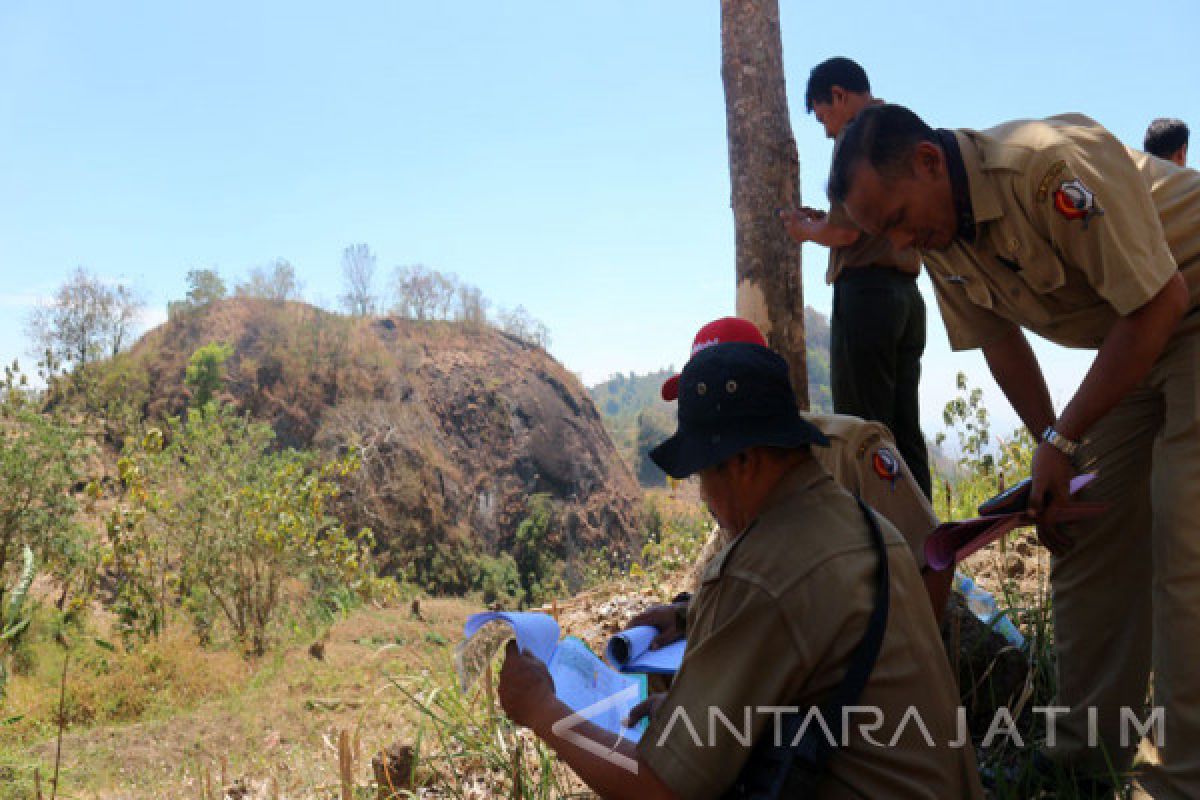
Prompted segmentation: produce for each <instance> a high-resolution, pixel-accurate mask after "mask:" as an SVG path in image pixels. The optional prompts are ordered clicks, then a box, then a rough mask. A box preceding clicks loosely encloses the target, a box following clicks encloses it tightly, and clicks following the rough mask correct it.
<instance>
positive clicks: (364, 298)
mask: <svg viewBox="0 0 1200 800" xmlns="http://www.w3.org/2000/svg"><path fill="white" fill-rule="evenodd" d="M342 277H343V280H344V281H345V284H346V291H345V293H344V294H343V295H342V296H341V297H340V298H339V301H340V302H341V304H342V308H344V309H346V313H348V314H350V315H352V316H355V317H369V316H371V315H373V314H374V313H375V310H376V307H377V306H378V301H377V300H376V298H375V294H374V292H373V289H372V284H373V283H374V281H375V254H374V253H372V252H371V248H369V247H367V246H366V245H365V244H352V245H350V246H349V247H347V248H346V249H345V250H343V251H342Z"/></svg>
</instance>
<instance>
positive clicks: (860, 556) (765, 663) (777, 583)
mask: <svg viewBox="0 0 1200 800" xmlns="http://www.w3.org/2000/svg"><path fill="white" fill-rule="evenodd" d="M876 519H877V520H878V521H879V525H880V528H881V530H882V532H883V535H884V540H885V542H886V545H887V550H888V564H889V569H890V570H891V586H890V595H891V596H890V604H891V605H890V611H889V618H888V626H887V631H886V633H885V635H884V639H883V645H882V648H881V650H880V654H879V659H878V661H877V662H876V665H875V669H874V671H873V672H872V675H871V678H870V680H869V682H868V684H867V686H866V688H865V690H864V692H863V695H862V697H860V698H859V705H860V706H871V707H876V708H878V709H879V710H880V711H881V713H882V715H883V721H882V724H881V726H880V727H879V728H877V729H874V730H873V731H871V730H868V731H867V732H866V735H867V736H869V737H871V738H872V739H873V740H874V741H875V742H877V743H879V744H880V745H884V746H876V745H875V744H872V743H871V742H870V741H868V740H867V739H864V734H863V731H862V728H861V725H863V724H867V725H870V724H873V723H874V722H875V720H874V719H873V717H872V716H871V715H870V714H866V715H865V716H859V715H858V714H857V713H856V714H855V715H851V716H850V724H849V725H848V726H847V728H846V732H847V737H848V746H847V747H845V748H839V749H838V750H837V751H836V752H835V753H834V755H833V756H832V758H831V759H830V761H829V770H828V772H827V775H826V777H825V780H824V782H823V783H822V786H821V790H820V792H819V793H818V795H817V797H818V798H820V799H821V800H834V799H835V798H890V800H906V799H908V798H928V799H929V800H935V799H936V800H946V798H955V799H956V800H957V799H958V798H979V797H982V789H981V787H980V784H979V778H978V775H977V768H976V763H975V758H974V753H973V750H972V748H971V745H970V742H969V741H966V742H965V743H962V746H960V747H954V746H951V743H959V742H960V739H961V738H963V736H964V735H965V734H961V732H960V731H959V730H958V727H957V720H956V708H957V706H958V692H957V689H956V688H955V683H954V678H953V677H952V675H951V673H950V666H949V663H948V661H947V659H946V654H945V651H944V649H943V647H942V643H941V639H940V638H939V635H938V631H937V628H936V626H935V624H934V621H933V615H932V614H930V613H929V601H928V599H927V598H926V595H925V588H924V586H923V585H922V583H921V579H920V577H919V575H918V574H917V569H916V566H915V565H914V564H913V561H912V557H911V556H910V555H909V551H908V546H907V544H906V543H905V542H904V540H903V539H902V538H901V537H900V534H899V533H897V532H896V529H895V528H893V527H892V526H891V525H890V524H889V523H888V522H887V521H886V520H883V519H881V518H879V517H878V515H877V516H876ZM877 568H878V555H877V554H876V551H875V548H874V547H873V546H872V544H871V539H870V536H869V535H868V533H867V526H866V523H865V521H864V520H863V517H862V512H861V511H860V510H859V507H858V504H857V503H855V501H854V499H853V498H852V497H851V496H850V495H849V494H848V493H847V492H846V491H844V490H843V489H841V488H839V487H838V486H837V485H836V484H834V482H833V480H832V479H831V478H830V476H829V474H828V473H826V472H825V470H824V469H822V468H821V467H820V465H819V464H817V463H816V462H813V461H810V462H806V463H805V464H803V465H801V466H799V467H797V468H796V469H795V470H793V471H792V472H791V473H790V474H788V475H787V476H785V477H784V478H783V480H782V481H781V482H780V484H779V485H778V486H777V487H776V488H775V490H774V491H773V492H772V494H771V496H770V497H769V498H768V500H767V503H766V505H765V507H764V511H763V513H762V514H761V516H760V517H759V518H758V519H757V520H756V521H755V523H754V524H753V525H752V526H751V527H750V528H749V529H748V530H747V531H746V533H744V534H743V535H742V536H740V537H738V538H737V539H735V540H734V541H733V542H732V543H730V545H729V546H728V547H726V548H725V549H724V550H723V551H721V553H720V554H719V555H718V557H717V558H716V559H715V560H714V561H713V562H712V563H711V564H710V565H709V568H708V570H707V572H706V574H705V576H704V582H703V584H702V585H701V587H700V591H699V592H698V593H697V595H696V597H695V598H694V600H693V602H692V605H691V608H690V609H689V611H688V620H687V629H688V647H687V651H686V653H685V655H684V659H683V664H682V666H681V668H680V671H679V673H678V674H677V675H676V677H675V681H674V683H673V684H672V686H671V691H670V692H669V693H668V695H667V698H666V700H665V702H664V703H663V705H662V706H661V707H660V708H659V709H658V710H657V711H656V712H655V715H654V718H653V719H652V720H651V722H650V725H649V727H648V728H647V730H646V732H645V734H644V735H643V736H642V738H641V741H640V742H639V743H638V751H639V753H640V754H641V756H642V758H643V759H644V760H645V762H646V763H647V764H648V765H649V767H650V769H652V770H653V771H654V773H655V775H657V776H658V777H659V778H660V779H662V780H663V782H665V783H666V784H667V785H668V786H670V787H671V789H672V790H674V791H675V792H676V793H677V794H678V795H679V796H680V797H686V798H689V799H692V800H703V798H715V797H719V796H720V795H721V793H722V792H724V791H725V790H726V789H728V788H729V786H730V785H731V784H732V783H733V781H734V780H735V778H736V777H737V775H738V773H739V772H740V770H741V769H742V766H743V765H744V764H745V763H746V761H747V759H748V758H749V755H750V752H751V747H750V746H749V742H752V741H755V740H757V737H758V736H760V735H766V736H773V735H774V734H773V730H774V722H773V717H772V715H771V713H770V712H769V711H766V712H760V711H759V709H762V708H769V707H779V706H794V707H799V708H800V709H801V713H802V714H803V713H808V709H809V708H811V707H812V706H813V705H819V704H820V703H822V702H825V701H826V700H827V699H828V698H829V696H830V694H831V693H832V692H833V691H834V690H835V689H836V688H837V686H838V685H840V683H841V681H842V679H843V677H844V676H845V673H846V669H847V667H848V666H849V663H850V659H851V654H852V652H853V650H854V649H855V648H856V647H857V646H858V643H859V641H860V640H861V638H862V636H863V633H864V632H865V631H866V627H867V619H868V617H869V615H870V613H871V609H872V608H873V607H874V604H875V576H876V570H877ZM910 707H911V708H913V709H915V711H909V708H910ZM713 709H715V711H714V710H713ZM747 710H748V711H747ZM717 711H719V712H720V714H721V715H723V717H724V719H727V720H729V722H730V726H732V728H733V729H734V730H735V731H736V732H737V734H738V736H741V737H743V741H739V740H738V738H736V737H735V735H734V733H733V732H731V730H730V728H729V727H727V726H726V725H725V724H724V722H722V721H721V720H722V717H721V716H719V715H718V714H717V713H716V712H717ZM906 714H908V715H909V716H908V722H907V723H906V722H904V719H905V715H906ZM914 714H915V715H916V716H919V718H920V722H921V725H917V724H916V722H915V721H914V719H913V716H912V715H914ZM747 715H748V716H749V726H748V727H749V729H750V732H751V736H750V737H749V739H748V740H747V739H746V738H745V734H746V731H747V722H746V719H747ZM685 720H686V722H685ZM710 720H711V725H710ZM689 723H690V724H689ZM813 724H814V725H815V724H817V723H815V722H814V723H813ZM922 725H923V728H922ZM710 728H711V730H710ZM922 730H926V731H928V734H929V736H928V740H927V739H926V737H925V735H924V733H922ZM693 733H694V734H695V735H693ZM929 741H932V742H933V746H930V744H929Z"/></svg>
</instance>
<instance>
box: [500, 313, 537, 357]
mask: <svg viewBox="0 0 1200 800" xmlns="http://www.w3.org/2000/svg"><path fill="white" fill-rule="evenodd" d="M498 316H499V320H498V322H499V325H500V330H502V331H504V332H505V333H507V334H509V335H511V336H515V337H517V338H518V339H520V340H521V341H523V342H525V343H526V344H531V345H536V346H537V347H540V348H542V349H543V350H545V349H546V348H548V347H549V346H550V329H549V328H547V327H546V325H545V324H544V323H543V322H542V321H541V320H538V319H535V318H534V317H533V315H531V314H530V313H529V312H528V311H527V310H526V309H525V306H521V305H519V306H517V307H516V308H514V309H511V310H509V309H503V308H502V309H500V313H499V315H498Z"/></svg>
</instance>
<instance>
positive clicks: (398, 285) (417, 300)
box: [393, 264, 439, 322]
mask: <svg viewBox="0 0 1200 800" xmlns="http://www.w3.org/2000/svg"><path fill="white" fill-rule="evenodd" d="M438 277H439V276H438V273H437V272H436V271H435V270H431V269H429V268H428V267H426V266H425V265H424V264H413V265H411V266H407V267H397V268H396V275H395V279H394V284H395V295H396V302H395V305H394V306H393V311H394V312H395V313H396V314H397V315H398V316H401V317H405V318H407V319H415V320H418V321H421V322H424V321H425V320H429V319H433V314H434V310H435V309H436V308H437V304H438V286H437V285H438Z"/></svg>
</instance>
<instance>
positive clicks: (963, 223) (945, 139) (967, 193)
mask: <svg viewBox="0 0 1200 800" xmlns="http://www.w3.org/2000/svg"><path fill="white" fill-rule="evenodd" d="M937 136H938V140H939V142H940V143H941V145H942V152H944V153H945V154H946V171H947V172H948V173H949V176H950V194H951V195H953V197H954V218H955V220H956V222H957V225H958V227H957V229H956V230H955V235H956V236H957V237H958V238H959V239H962V240H963V241H967V242H974V241H975V233H976V230H975V209H974V205H973V203H972V202H971V199H972V198H971V181H970V180H969V179H968V177H967V166H966V163H965V162H964V161H963V154H962V148H960V147H959V145H958V139H957V138H956V137H955V135H954V131H949V130H946V129H945V128H938V130H937Z"/></svg>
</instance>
